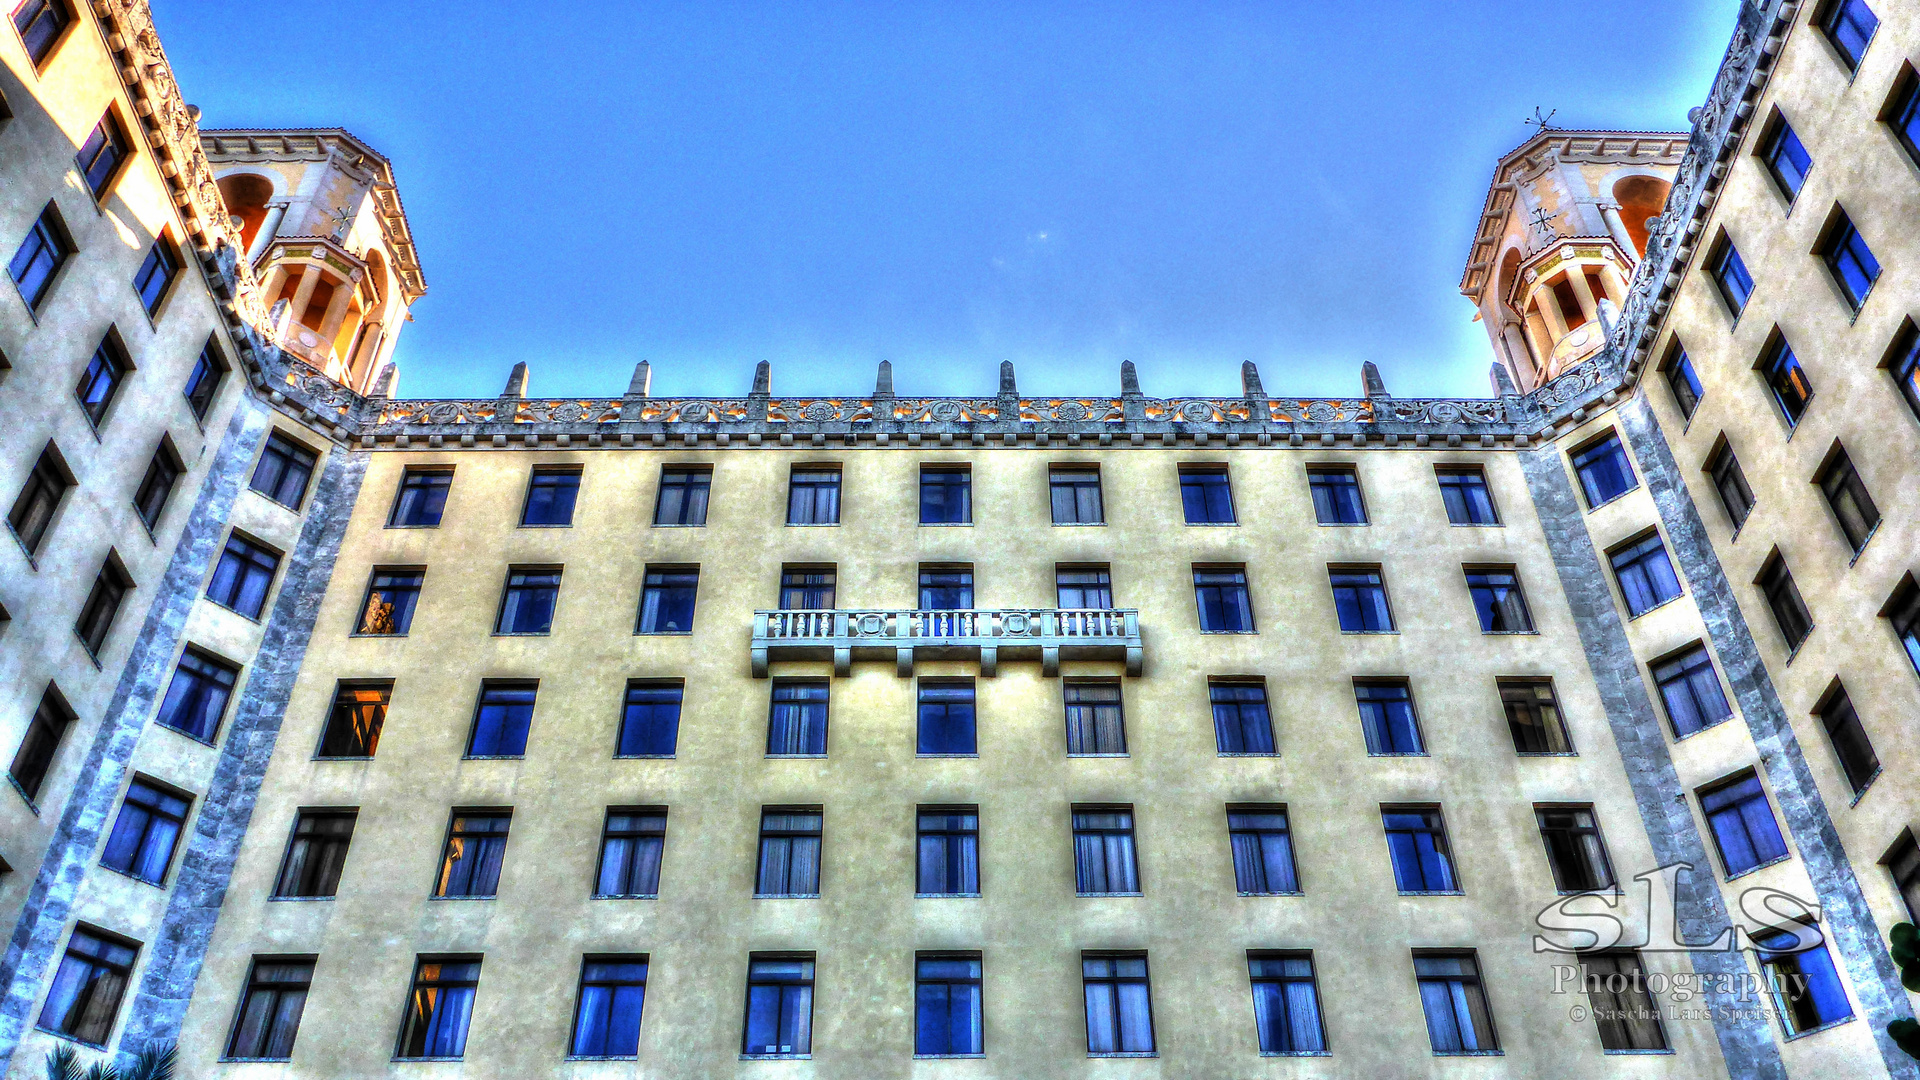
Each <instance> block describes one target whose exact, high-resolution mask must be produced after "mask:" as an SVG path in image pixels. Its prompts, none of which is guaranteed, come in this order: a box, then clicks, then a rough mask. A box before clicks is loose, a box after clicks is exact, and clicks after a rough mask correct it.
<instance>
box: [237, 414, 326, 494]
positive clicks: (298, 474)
mask: <svg viewBox="0 0 1920 1080" xmlns="http://www.w3.org/2000/svg"><path fill="white" fill-rule="evenodd" d="M317 460H319V459H318V458H317V457H316V456H315V455H314V452H313V451H311V450H309V449H307V448H306V447H304V446H301V445H300V444H299V443H296V442H294V441H293V440H292V439H289V438H287V437H286V436H285V435H282V434H280V433H279V432H278V431H276V432H274V433H273V434H272V435H269V436H267V446H266V449H265V450H263V451H261V453H260V464H259V465H257V466H255V467H254V470H253V483H252V487H253V490H255V491H257V492H259V493H260V494H262V495H265V496H266V497H267V498H269V499H272V500H273V501H274V502H277V503H279V504H280V505H282V506H284V507H286V508H288V509H289V510H298V509H300V502H301V500H302V499H305V498H306V496H307V481H308V480H309V479H311V478H312V477H313V464H314V462H315V461H317Z"/></svg>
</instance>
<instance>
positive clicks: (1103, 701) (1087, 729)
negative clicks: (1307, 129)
mask: <svg viewBox="0 0 1920 1080" xmlns="http://www.w3.org/2000/svg"><path fill="white" fill-rule="evenodd" d="M1061 692H1062V694H1063V696H1064V697H1065V698H1066V702H1067V754H1068V755H1069V756H1071V757H1084V756H1094V755H1101V754H1125V753H1126V752H1127V720H1126V716H1125V714H1124V712H1123V710H1122V709H1121V705H1120V684H1119V683H1116V682H1070V683H1066V684H1064V685H1063V686H1062V687H1061Z"/></svg>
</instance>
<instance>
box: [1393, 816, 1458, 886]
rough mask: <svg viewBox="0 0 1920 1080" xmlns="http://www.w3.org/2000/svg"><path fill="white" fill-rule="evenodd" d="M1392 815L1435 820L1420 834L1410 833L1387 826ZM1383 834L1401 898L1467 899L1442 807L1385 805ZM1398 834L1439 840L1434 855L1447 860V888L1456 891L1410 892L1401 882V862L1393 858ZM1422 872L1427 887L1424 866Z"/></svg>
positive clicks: (1416, 854) (1417, 831)
mask: <svg viewBox="0 0 1920 1080" xmlns="http://www.w3.org/2000/svg"><path fill="white" fill-rule="evenodd" d="M1391 814H1422V815H1427V814H1431V815H1432V820H1431V821H1429V822H1426V823H1424V825H1423V827H1422V828H1420V829H1418V830H1412V829H1406V828H1400V829H1396V828H1394V827H1393V826H1391V825H1389V824H1388V822H1387V817H1388V815H1391ZM1380 831H1381V834H1382V836H1383V837H1384V838H1385V839H1386V841H1387V865H1388V867H1389V868H1390V869H1391V870H1392V871H1393V887H1394V891H1395V892H1396V893H1398V894H1399V895H1401V896H1465V895H1466V889H1465V888H1464V887H1463V886H1462V882H1461V879H1460V860H1459V859H1457V858H1455V856H1454V852H1453V836H1452V830H1451V829H1449V828H1447V817H1446V814H1445V813H1444V812H1443V811H1442V810H1441V808H1440V804H1439V803H1381V804H1380ZM1396 833H1401V834H1405V835H1409V836H1429V837H1434V838H1436V840H1435V842H1434V845H1433V847H1434V854H1435V855H1437V856H1439V857H1440V858H1441V859H1442V860H1443V862H1442V863H1441V866H1442V868H1443V869H1444V870H1445V871H1446V875H1447V879H1448V881H1447V884H1449V885H1451V886H1452V887H1451V888H1447V889H1408V888H1406V887H1405V885H1404V883H1403V882H1402V881H1401V875H1400V861H1399V860H1398V859H1396V858H1394V854H1393V853H1394V850H1395V848H1394V844H1393V837H1394V835H1395V834H1396ZM1415 856H1416V858H1417V857H1418V856H1419V852H1418V850H1417V845H1416V851H1415ZM1419 870H1420V878H1421V883H1422V884H1426V883H1427V881H1426V877H1427V872H1426V869H1425V867H1424V866H1421V867H1419Z"/></svg>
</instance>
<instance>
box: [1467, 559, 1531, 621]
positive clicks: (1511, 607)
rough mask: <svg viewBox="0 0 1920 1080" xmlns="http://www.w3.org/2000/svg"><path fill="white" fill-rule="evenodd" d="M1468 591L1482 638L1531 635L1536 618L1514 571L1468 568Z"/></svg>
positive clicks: (1496, 568)
mask: <svg viewBox="0 0 1920 1080" xmlns="http://www.w3.org/2000/svg"><path fill="white" fill-rule="evenodd" d="M1467 591H1468V592H1469V593H1470V594H1472V596H1473V610H1474V612H1475V613H1476V614H1478V615H1479V616H1480V632H1481V633H1483V634H1531V633H1533V615H1532V613H1531V612H1529V611H1528V610H1527V597H1526V594H1525V593H1524V592H1522V591H1521V589H1520V578H1519V577H1518V575H1516V574H1515V573H1514V572H1513V567H1511V566H1502V567H1480V568H1475V567H1468V568H1467Z"/></svg>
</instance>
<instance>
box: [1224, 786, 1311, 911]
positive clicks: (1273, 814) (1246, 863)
mask: <svg viewBox="0 0 1920 1080" xmlns="http://www.w3.org/2000/svg"><path fill="white" fill-rule="evenodd" d="M1227 837H1228V840H1229V842H1230V843H1231V844H1232V845H1233V881H1234V888H1235V889H1237V890H1238V891H1240V892H1243V893H1246V894H1248V895H1250V896H1271V895H1278V894H1286V893H1297V892H1299V891H1300V880H1299V878H1298V876H1297V875H1296V874H1295V873H1294V867H1293V831H1292V830H1291V829H1290V828H1288V826H1287V811H1286V808H1285V807H1282V806H1274V807H1266V808H1259V807H1249V808H1243V809H1242V810H1241V811H1239V812H1236V813H1229V814H1228V815H1227Z"/></svg>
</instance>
